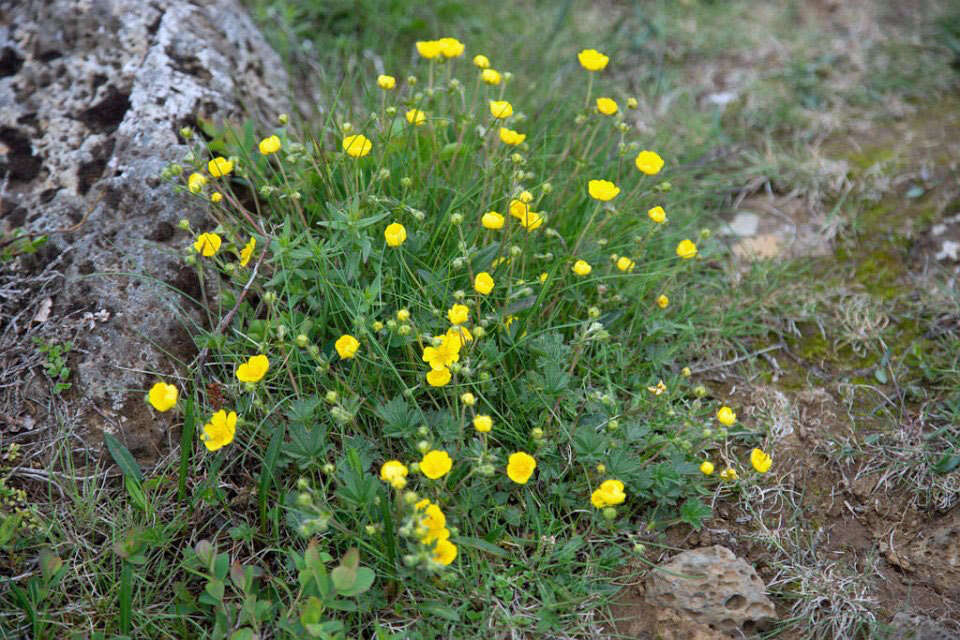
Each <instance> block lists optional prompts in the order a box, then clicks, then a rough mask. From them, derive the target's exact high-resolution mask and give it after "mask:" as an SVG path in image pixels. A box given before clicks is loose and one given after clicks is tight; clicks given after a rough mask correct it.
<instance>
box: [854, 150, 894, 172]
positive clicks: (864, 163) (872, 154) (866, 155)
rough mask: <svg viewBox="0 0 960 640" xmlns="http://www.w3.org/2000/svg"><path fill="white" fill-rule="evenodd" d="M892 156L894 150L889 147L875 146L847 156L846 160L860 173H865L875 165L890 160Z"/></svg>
mask: <svg viewBox="0 0 960 640" xmlns="http://www.w3.org/2000/svg"><path fill="white" fill-rule="evenodd" d="M894 155H895V153H894V150H893V149H891V148H890V147H883V146H877V147H870V148H868V149H865V150H864V151H861V152H860V153H854V154H851V155H848V156H847V160H848V161H849V162H850V164H851V165H853V166H854V167H856V168H857V169H859V170H860V171H866V170H867V169H869V168H870V167H872V166H874V165H876V164H880V163H881V162H887V161H889V160H892V159H893V157H894Z"/></svg>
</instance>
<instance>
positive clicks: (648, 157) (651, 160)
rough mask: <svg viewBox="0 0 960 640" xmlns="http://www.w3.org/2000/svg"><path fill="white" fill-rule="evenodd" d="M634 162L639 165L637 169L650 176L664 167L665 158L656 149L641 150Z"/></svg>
mask: <svg viewBox="0 0 960 640" xmlns="http://www.w3.org/2000/svg"><path fill="white" fill-rule="evenodd" d="M633 162H634V164H635V165H637V169H639V170H640V171H642V172H643V173H645V174H647V175H648V176H652V175H656V174H658V173H660V169H662V168H663V158H661V157H660V154H659V153H657V152H656V151H646V150H644V151H641V152H640V153H638V154H637V159H636V160H634V161H633Z"/></svg>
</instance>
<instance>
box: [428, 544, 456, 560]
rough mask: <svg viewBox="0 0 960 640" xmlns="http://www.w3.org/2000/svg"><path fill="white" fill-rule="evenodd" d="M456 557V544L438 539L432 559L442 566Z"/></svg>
mask: <svg viewBox="0 0 960 640" xmlns="http://www.w3.org/2000/svg"><path fill="white" fill-rule="evenodd" d="M456 559H457V545H455V544H453V543H452V542H450V541H449V540H438V541H437V546H436V547H434V549H433V561H434V562H436V563H437V564H442V565H443V566H447V565H449V564H450V563H451V562H453V561H454V560H456Z"/></svg>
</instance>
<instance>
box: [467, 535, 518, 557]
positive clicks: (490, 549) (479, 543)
mask: <svg viewBox="0 0 960 640" xmlns="http://www.w3.org/2000/svg"><path fill="white" fill-rule="evenodd" d="M457 544H458V545H460V546H463V547H470V548H472V549H477V550H478V551H486V552H487V553H489V554H492V555H495V556H498V557H500V558H509V557H510V554H509V553H507V551H506V550H505V549H502V548H500V547H498V546H497V545H495V544H493V543H491V542H487V541H486V540H484V539H482V538H471V537H462V536H461V537H458V538H457Z"/></svg>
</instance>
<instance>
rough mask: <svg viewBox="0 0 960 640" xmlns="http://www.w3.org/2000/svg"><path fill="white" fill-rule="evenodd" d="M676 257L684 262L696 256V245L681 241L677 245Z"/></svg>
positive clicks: (688, 241)
mask: <svg viewBox="0 0 960 640" xmlns="http://www.w3.org/2000/svg"><path fill="white" fill-rule="evenodd" d="M677 255H678V256H680V257H681V258H683V259H684V260H689V259H690V258H693V257H695V256H696V255H697V245H695V244H693V242H691V241H690V240H681V241H680V244H678V245H677Z"/></svg>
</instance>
